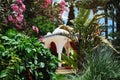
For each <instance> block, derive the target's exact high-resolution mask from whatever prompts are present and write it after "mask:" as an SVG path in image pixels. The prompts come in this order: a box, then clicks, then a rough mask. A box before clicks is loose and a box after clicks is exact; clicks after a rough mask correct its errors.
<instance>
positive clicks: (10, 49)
mask: <svg viewBox="0 0 120 80" xmlns="http://www.w3.org/2000/svg"><path fill="white" fill-rule="evenodd" d="M57 62H58V60H57V58H56V57H55V56H53V55H52V54H51V53H50V51H49V50H48V49H46V48H44V46H43V44H42V43H41V42H39V41H38V40H37V39H36V38H29V37H28V36H26V35H24V34H21V33H18V32H17V31H15V30H9V31H7V32H6V34H3V35H2V34H0V79H1V80H51V79H53V77H54V74H55V70H56V68H57Z"/></svg>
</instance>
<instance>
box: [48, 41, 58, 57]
mask: <svg viewBox="0 0 120 80" xmlns="http://www.w3.org/2000/svg"><path fill="white" fill-rule="evenodd" d="M50 51H51V52H52V54H53V55H55V56H56V57H58V54H57V47H56V44H55V43H54V42H53V41H52V42H51V43H50Z"/></svg>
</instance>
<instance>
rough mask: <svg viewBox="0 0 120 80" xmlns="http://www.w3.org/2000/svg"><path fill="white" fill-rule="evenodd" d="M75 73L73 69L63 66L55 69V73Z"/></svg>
mask: <svg viewBox="0 0 120 80" xmlns="http://www.w3.org/2000/svg"><path fill="white" fill-rule="evenodd" d="M71 73H76V70H75V69H66V68H65V67H60V68H58V69H57V70H56V74H71Z"/></svg>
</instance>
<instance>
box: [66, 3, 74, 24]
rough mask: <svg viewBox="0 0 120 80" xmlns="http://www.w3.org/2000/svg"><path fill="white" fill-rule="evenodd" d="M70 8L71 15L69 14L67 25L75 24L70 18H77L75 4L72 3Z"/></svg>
mask: <svg viewBox="0 0 120 80" xmlns="http://www.w3.org/2000/svg"><path fill="white" fill-rule="evenodd" d="M69 9H70V12H69V15H68V22H67V25H72V26H73V23H72V22H71V21H70V20H73V19H74V18H75V15H74V6H73V4H71V5H70V8H69Z"/></svg>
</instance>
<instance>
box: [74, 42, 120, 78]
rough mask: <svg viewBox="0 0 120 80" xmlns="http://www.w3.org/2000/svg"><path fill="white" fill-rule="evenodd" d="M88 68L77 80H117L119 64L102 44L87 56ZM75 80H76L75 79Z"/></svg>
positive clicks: (119, 75)
mask: <svg viewBox="0 0 120 80" xmlns="http://www.w3.org/2000/svg"><path fill="white" fill-rule="evenodd" d="M87 58H88V61H87V62H88V67H87V69H86V71H85V72H84V73H83V74H82V75H81V76H79V80H119V79H120V64H119V62H118V60H116V58H115V56H114V55H113V51H112V49H111V48H110V47H109V46H107V45H106V44H104V43H102V44H101V45H99V46H98V47H97V48H95V49H94V50H93V52H92V53H91V54H87ZM75 80H78V78H77V79H75Z"/></svg>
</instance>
